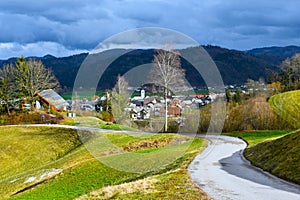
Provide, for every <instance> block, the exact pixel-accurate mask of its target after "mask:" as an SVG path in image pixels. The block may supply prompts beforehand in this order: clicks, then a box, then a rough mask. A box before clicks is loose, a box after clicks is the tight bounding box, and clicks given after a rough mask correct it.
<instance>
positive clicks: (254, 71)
mask: <svg viewBox="0 0 300 200" xmlns="http://www.w3.org/2000/svg"><path fill="white" fill-rule="evenodd" d="M194 48H197V47H194ZM287 48H288V47H287ZM191 49H192V48H191ZM204 49H205V50H206V51H207V52H208V53H209V55H210V56H211V57H212V59H213V60H214V61H215V63H216V65H217V67H218V68H219V71H220V73H221V75H222V77H223V81H224V83H225V84H243V83H245V82H246V81H247V80H248V79H253V80H258V79H259V78H264V79H265V80H266V79H267V77H268V76H269V74H270V71H271V70H275V71H278V70H279V66H280V65H281V63H282V61H283V60H284V59H286V58H287V57H285V54H283V55H282V56H280V57H279V56H277V54H276V53H272V54H263V53H260V52H258V53H255V54H254V53H253V51H246V52H243V51H237V50H230V49H226V48H221V47H218V46H210V45H209V46H204ZM116 51H119V50H116ZM154 53H155V51H154V50H152V49H150V50H134V51H131V52H129V53H127V54H125V55H123V56H121V57H120V58H118V59H117V60H115V61H114V62H113V63H112V64H111V65H110V66H109V67H108V69H107V70H106V72H105V73H104V76H103V77H102V79H101V80H100V83H99V86H100V87H101V88H102V89H106V88H112V87H113V86H114V85H115V83H116V80H117V77H118V75H119V74H121V75H123V74H124V73H126V72H127V71H129V70H131V69H132V68H134V67H136V66H139V65H142V64H146V63H151V62H152V60H153V55H154ZM293 53H297V51H296V50H295V51H293ZM86 56H87V54H86V53H83V54H78V55H73V56H69V57H62V58H56V57H54V56H51V55H46V56H44V57H41V58H36V59H39V60H41V61H42V62H43V64H44V65H45V66H46V67H47V68H51V69H52V70H53V72H54V75H55V76H56V77H57V79H58V80H59V82H60V84H61V86H62V88H63V89H66V90H71V88H72V87H73V85H74V80H75V78H76V75H77V72H78V69H79V67H80V65H81V63H82V62H83V61H84V59H85V58H86ZM15 61H16V58H11V59H8V60H0V66H1V67H2V66H3V65H4V64H8V63H15ZM181 62H182V63H181V66H182V68H184V69H185V71H186V78H187V80H189V82H190V84H191V85H193V86H204V82H203V80H202V78H201V76H199V75H198V74H197V73H195V72H196V71H195V69H194V68H193V67H192V66H191V65H190V64H189V63H188V62H187V61H186V60H184V59H181Z"/></svg>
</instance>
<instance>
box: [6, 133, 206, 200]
mask: <svg viewBox="0 0 300 200" xmlns="http://www.w3.org/2000/svg"><path fill="white" fill-rule="evenodd" d="M103 138H106V139H107V140H109V141H110V142H111V143H113V144H114V148H118V149H119V150H118V151H115V150H114V149H111V146H109V145H107V144H106V143H97V141H98V140H99V139H101V140H99V141H103V140H102V139H103ZM80 139H81V140H82V141H85V142H86V143H85V145H82V142H81V140H80ZM182 142H183V143H182ZM87 144H90V145H87ZM206 145H207V143H206V142H205V141H204V140H201V139H195V140H191V139H190V138H188V137H184V136H178V135H174V134H156V135H148V134H142V135H141V134H138V135H132V134H117V133H97V132H87V131H82V132H79V134H78V132H76V131H74V130H72V129H63V128H57V127H0V150H1V151H0V154H1V161H0V177H1V178H0V199H4V198H11V199H74V198H77V197H80V196H81V197H80V198H83V199H85V198H90V197H89V196H91V195H93V194H96V195H98V197H99V195H100V196H102V197H103V195H104V194H102V193H103V191H104V193H105V191H106V190H108V191H110V195H109V194H108V196H118V195H119V196H120V197H122V196H123V195H125V196H126V198H127V199H136V198H137V197H138V196H141V197H146V196H147V197H149V198H150V199H151V198H152V199H154V198H160V197H161V198H162V197H174V198H175V197H176V198H179V199H185V198H186V197H189V196H191V197H195V199H199V198H200V197H201V196H202V197H203V199H205V198H207V196H206V195H205V194H203V193H202V192H201V191H200V190H199V189H198V188H195V187H194V186H193V184H192V182H191V180H190V178H189V175H188V173H187V171H186V166H187V165H188V163H190V162H191V160H192V159H193V158H194V156H195V155H196V154H197V153H199V152H200V151H201V150H203V149H204V148H205V146H206ZM98 147H99V148H98ZM91 148H96V149H97V152H96V154H95V153H93V155H92V154H91V152H90V151H91ZM182 149H185V150H184V152H183V154H180V156H179V157H178V156H177V157H176V159H174V160H173V162H169V163H167V164H166V165H163V166H162V167H159V168H149V169H151V170H148V171H147V170H145V171H142V172H140V173H135V172H126V171H120V170H118V169H116V168H113V167H109V165H105V164H103V162H100V161H99V160H101V161H106V162H109V161H115V159H116V158H117V159H121V158H123V159H124V158H129V160H132V161H134V163H131V166H134V165H135V163H138V162H136V161H135V160H133V159H135V158H142V157H147V156H148V155H154V156H155V158H157V159H156V160H167V158H168V157H172V156H171V155H172V152H176V151H180V150H182ZM89 150H90V151H89ZM138 155H140V157H137V156H138ZM95 156H96V157H95ZM141 156H142V157H141ZM149 158H151V159H153V157H151V156H149ZM158 158H159V159H158ZM150 161H151V162H149V161H148V162H147V163H148V166H150V165H151V163H153V162H155V159H154V160H150ZM104 163H105V162H104ZM144 164H145V165H146V166H147V164H146V162H145V161H144ZM148 179H149V180H150V181H149V183H147V184H148V185H149V187H150V188H153V190H150V192H149V191H148V190H146V189H145V188H143V187H137V186H138V185H139V183H143V181H144V180H148ZM151 180H154V181H151ZM176 180H178V181H179V183H178V187H177V185H176V184H177V181H176ZM169 183H171V184H169ZM122 184H123V185H122ZM147 184H146V185H147ZM186 184H187V185H186ZM132 185H133V186H132ZM180 185H181V186H180ZM121 186H123V187H126V188H127V189H128V190H125V192H124V191H123V190H122V191H123V192H122V193H120V189H119V190H118V188H120V187H121ZM109 188H110V189H109ZM111 188H113V189H111ZM130 188H134V189H132V190H131V189H130ZM93 191H94V192H93ZM111 191H113V192H111ZM106 193H107V192H106ZM106 193H105V195H107V194H106ZM83 195H87V196H83ZM105 195H104V196H105ZM125 196H124V197H125Z"/></svg>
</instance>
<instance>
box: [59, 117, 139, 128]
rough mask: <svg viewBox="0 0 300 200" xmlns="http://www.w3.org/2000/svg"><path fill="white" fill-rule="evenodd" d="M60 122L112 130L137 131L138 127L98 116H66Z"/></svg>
mask: <svg viewBox="0 0 300 200" xmlns="http://www.w3.org/2000/svg"><path fill="white" fill-rule="evenodd" d="M60 124H62V125H70V126H75V125H76V126H84V127H91V128H102V129H111V130H124V131H136V130H137V129H135V128H132V127H129V126H124V125H121V124H114V123H108V122H105V121H103V120H101V119H99V118H97V117H76V118H66V119H65V120H64V121H62V122H61V123H60Z"/></svg>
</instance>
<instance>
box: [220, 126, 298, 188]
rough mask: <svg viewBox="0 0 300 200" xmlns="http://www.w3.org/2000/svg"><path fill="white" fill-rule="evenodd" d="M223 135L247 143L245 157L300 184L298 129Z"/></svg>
mask: <svg viewBox="0 0 300 200" xmlns="http://www.w3.org/2000/svg"><path fill="white" fill-rule="evenodd" d="M225 135H228V136H234V137H239V138H242V139H243V140H245V141H246V142H247V143H248V146H247V148H246V150H245V152H244V155H245V157H246V158H247V159H248V160H249V161H250V162H251V163H252V164H253V165H255V166H258V167H260V168H262V169H264V170H266V171H268V172H270V173H272V174H274V175H276V176H278V177H281V178H283V179H285V180H289V181H292V182H295V183H297V184H300V168H299V166H300V131H299V130H298V131H294V132H289V131H252V132H234V133H226V134H225Z"/></svg>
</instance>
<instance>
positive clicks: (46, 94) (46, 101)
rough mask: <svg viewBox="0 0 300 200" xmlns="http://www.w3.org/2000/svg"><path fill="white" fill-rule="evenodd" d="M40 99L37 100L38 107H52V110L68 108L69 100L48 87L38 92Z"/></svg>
mask: <svg viewBox="0 0 300 200" xmlns="http://www.w3.org/2000/svg"><path fill="white" fill-rule="evenodd" d="M36 94H37V96H38V97H39V100H37V101H36V108H37V109H49V108H50V109H51V110H55V111H58V110H67V109H68V107H69V104H68V102H67V101H66V100H65V99H64V98H62V97H61V96H60V95H59V94H57V93H56V92H55V91H54V90H52V89H48V90H43V91H41V92H37V93H36Z"/></svg>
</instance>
